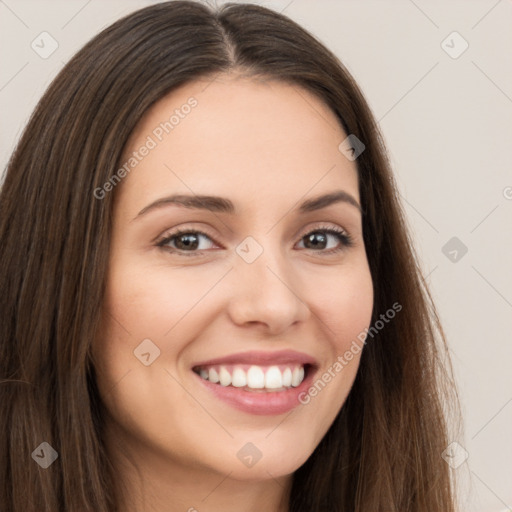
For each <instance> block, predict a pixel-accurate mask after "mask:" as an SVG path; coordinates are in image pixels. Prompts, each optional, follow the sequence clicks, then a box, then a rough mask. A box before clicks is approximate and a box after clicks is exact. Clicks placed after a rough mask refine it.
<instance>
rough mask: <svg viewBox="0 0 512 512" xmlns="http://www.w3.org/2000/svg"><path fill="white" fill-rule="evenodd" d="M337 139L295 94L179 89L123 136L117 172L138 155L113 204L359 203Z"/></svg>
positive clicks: (334, 128) (263, 87)
mask: <svg viewBox="0 0 512 512" xmlns="http://www.w3.org/2000/svg"><path fill="white" fill-rule="evenodd" d="M346 136H347V135H346V134H345V133H344V131H343V129H342V127H341V125H340V123H339V121H338V119H337V118H336V116H335V114H334V113H333V112H332V111H331V110H330V108H329V107H328V106H327V105H325V104H324V103H323V102H322V101H321V100H320V99H318V98H317V97H316V96H314V95H313V94H311V93H310V92H308V91H307V90H305V89H303V88H301V87H299V86H297V85H291V84H287V83H284V82H279V81H275V80H272V81H270V80H257V79H249V78H242V77H233V76H227V75H222V76H217V77H216V78H215V79H214V80H213V81H212V80H210V81H208V80H204V81H196V82H192V83H188V84H185V85H183V86H181V87H180V88H178V89H176V90H174V91H172V92H171V93H170V94H168V95H167V96H165V97H164V98H163V99H161V100H160V101H158V102H157V103H156V104H155V105H154V106H153V107H152V108H151V109H150V110H149V111H148V112H147V113H146V115H145V116H144V118H143V119H142V120H141V121H140V122H139V124H138V126H137V127H136V129H135V130H134V132H133V133H132V136H131V138H130V140H129V142H128V145H127V147H126V149H125V151H124V155H123V162H128V161H129V159H130V158H134V156H133V154H134V152H136V153H139V155H138V156H137V158H138V159H137V162H136V165H135V166H134V167H133V170H131V171H130V173H129V176H127V178H126V179H125V180H124V182H123V184H122V185H123V186H122V188H123V191H122V195H123V196H127V197H131V198H132V199H134V200H135V199H137V200H136V201H135V202H136V203H137V206H138V205H140V204H142V203H144V202H148V201H151V200H154V199H155V196H156V195H158V194H162V193H164V192H165V193H167V192H168V193H187V194H190V193H195V194H210V195H230V196H232V197H233V200H234V202H237V199H236V197H237V196H238V197H240V200H243V199H244V198H245V199H247V198H251V197H255V194H265V196H266V197H268V198H269V199H271V198H274V199H275V200H278V199H279V200H280V201H282V200H283V197H287V195H288V196H289V199H290V201H291V200H292V199H293V202H296V201H298V200H299V199H300V198H301V196H307V195H308V191H311V195H317V194H319V193H321V192H324V191H329V190H332V189H339V188H343V189H345V190H347V191H348V192H350V193H351V194H352V195H353V196H354V197H355V198H356V199H358V198H359V196H358V181H357V169H356V166H355V163H354V162H352V161H350V160H348V159H347V158H346V157H345V156H344V154H343V153H341V152H340V150H339V149H338V147H339V145H340V143H341V142H342V141H343V140H344V139H345V138H346ZM144 146H146V147H148V148H150V149H149V150H143V151H140V150H141V149H142V148H143V147H144ZM142 152H143V153H144V156H142V157H141V155H140V153H142ZM133 163H135V162H133ZM119 192H121V191H119ZM134 196H137V197H136V198H135V197H134ZM131 202H132V201H131Z"/></svg>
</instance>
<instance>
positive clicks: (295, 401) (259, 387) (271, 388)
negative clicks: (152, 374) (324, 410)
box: [191, 350, 319, 415]
mask: <svg viewBox="0 0 512 512" xmlns="http://www.w3.org/2000/svg"><path fill="white" fill-rule="evenodd" d="M191 369H192V371H193V375H195V376H196V379H197V381H196V382H197V383H198V384H199V385H200V387H201V388H202V389H203V390H205V391H206V393H207V394H208V396H210V397H212V398H213V399H214V400H215V401H217V400H219V401H220V402H223V403H225V404H228V405H229V406H230V407H233V408H235V409H238V410H239V411H242V412H245V413H249V414H258V415H276V414H284V413H287V412H289V411H291V410H292V409H294V408H295V407H297V406H299V405H302V406H304V404H303V403H302V402H301V401H300V400H299V396H301V394H302V393H303V392H305V391H306V390H307V389H308V387H309V386H310V385H311V382H312V381H313V378H314V375H315V373H316V372H317V371H318V369H319V365H318V362H317V361H316V360H315V359H314V358H313V357H312V356H310V355H308V354H304V353H301V352H297V351H295V350H281V351H273V352H261V351H251V352H244V353H239V354H231V355H229V356H224V357H219V358H216V359H210V360H208V361H201V362H197V363H195V364H194V365H193V366H192V368H191Z"/></svg>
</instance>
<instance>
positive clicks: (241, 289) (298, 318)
mask: <svg viewBox="0 0 512 512" xmlns="http://www.w3.org/2000/svg"><path fill="white" fill-rule="evenodd" d="M230 279H231V283H230V285H229V286H230V296H231V297H230V301H229V305H228V313H229V315H230V317H231V319H232V321H233V322H234V323H236V324H237V325H239V326H243V325H246V324H261V325H262V326H264V328H265V330H266V332H267V333H268V334H278V333H281V332H283V331H285V330H286V329H287V328H289V327H290V326H292V325H293V324H298V323H301V322H305V321H306V320H307V319H308V318H309V316H310V314H311V311H310V309H309V307H308V306H307V297H303V296H301V295H304V290H303V289H302V287H301V283H300V279H298V277H297V275H296V273H294V272H293V268H292V267H291V265H290V264H289V263H288V262H287V261H286V260H285V259H284V257H282V258H278V257H274V256H272V255H271V253H270V251H269V250H264V251H263V253H262V254H261V255H260V256H259V257H258V258H257V259H256V260H255V261H253V262H252V263H247V262H246V261H244V260H243V259H242V258H237V261H236V264H235V268H234V269H233V272H232V273H231V276H230Z"/></svg>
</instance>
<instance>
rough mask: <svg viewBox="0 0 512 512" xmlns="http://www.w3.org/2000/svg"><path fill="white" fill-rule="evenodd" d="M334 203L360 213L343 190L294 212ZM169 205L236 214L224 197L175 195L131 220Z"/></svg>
mask: <svg viewBox="0 0 512 512" xmlns="http://www.w3.org/2000/svg"><path fill="white" fill-rule="evenodd" d="M336 203H346V204H350V205H352V206H354V207H355V208H357V209H358V210H359V212H361V211H362V210H361V205H360V204H359V203H358V202H357V201H356V199H355V198H354V197H353V196H352V195H350V194H349V193H348V192H345V191H344V190H337V191H335V192H331V193H329V194H324V195H321V196H317V197H314V198H312V199H307V200H306V201H304V202H303V203H301V205H300V206H299V207H298V208H296V210H298V212H299V213H308V212H313V211H316V210H321V209H322V208H327V207H328V206H331V205H332V204H336ZM169 205H179V206H183V207H185V208H190V209H198V210H207V211H210V212H214V213H228V214H232V215H234V214H235V213H236V208H235V205H234V204H233V202H232V201H230V200H229V199H226V198H224V197H217V196H204V195H203V196H198V195H184V194H177V195H172V196H169V197H163V198H161V199H157V200H156V201H154V202H153V203H151V204H149V205H148V206H145V207H144V208H142V210H141V211H140V212H139V213H138V214H137V216H136V217H135V218H134V219H133V220H135V219H137V218H139V217H141V216H142V215H144V214H146V213H148V212H150V211H152V210H155V209H159V208H162V207H165V206H169Z"/></svg>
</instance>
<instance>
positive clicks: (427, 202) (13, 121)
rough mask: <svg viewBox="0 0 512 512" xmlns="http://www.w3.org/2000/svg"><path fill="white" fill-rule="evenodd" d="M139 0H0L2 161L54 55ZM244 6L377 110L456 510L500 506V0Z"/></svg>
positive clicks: (505, 315)
mask: <svg viewBox="0 0 512 512" xmlns="http://www.w3.org/2000/svg"><path fill="white" fill-rule="evenodd" d="M211 1H213V0H211ZM151 3H155V2H150V1H142V0H139V1H135V0H131V1H126V0H125V1H121V0H110V1H101V0H89V1H87V0H65V1H41V0H38V1H36V0H30V1H28V0H25V1H24V0H0V29H1V30H0V48H1V49H2V50H1V60H0V107H1V113H2V115H1V119H2V123H1V127H0V130H1V137H0V148H1V151H0V153H1V155H0V158H1V162H0V164H1V168H2V169H3V168H4V167H5V164H6V163H7V160H8V157H9V155H10V153H11V152H12V150H13V148H14V145H15V143H16V141H17V139H18V137H19V135H20V133H21V130H22V129H23V127H24V126H25V124H26V122H27V120H28V117H29V115H30V113H31V111H32V110H33V108H34V106H35V105H36V102H37V101H38V100H39V98H40V96H41V94H42V93H43V91H44V89H45V88H46V87H47V86H48V85H49V83H50V81H51V80H52V78H53V77H54V76H55V75H56V73H57V72H58V71H59V70H60V69H61V68H62V66H63V64H64V63H65V62H66V61H67V60H68V59H69V58H70V57H71V56H72V55H73V54H74V53H75V52H76V51H77V50H78V49H79V48H80V47H81V46H82V45H83V44H84V43H85V42H87V41H88V40H89V39H90V38H91V37H92V36H93V35H95V34H96V33H98V32H99V31H100V30H101V29H102V28H104V27H105V26H106V25H108V24H110V23H112V22H113V21H115V20H117V19H118V18H119V17H121V16H122V15H125V14H128V13H129V12H131V11H133V10H135V9H137V8H139V7H142V6H145V5H149V4H151ZM218 3H222V2H221V1H220V0H219V2H218ZM257 3H260V4H261V5H266V6H269V7H271V8H274V9H276V10H279V11H282V12H284V13H285V14H287V15H288V16H290V17H291V18H293V19H294V20H296V21H297V22H299V23H300V24H301V25H302V26H304V27H305V28H306V29H308V30H310V31H311V32H313V33H314V34H315V35H317V36H318V37H319V38H320V39H321V40H322V41H323V42H324V43H325V44H326V45H327V46H328V47H329V48H331V49H332V50H333V51H334V52H335V53H336V54H337V55H338V56H339V57H340V59H341V60H342V61H343V62H344V63H345V65H346V66H347V67H348V69H349V70H350V72H351V73H352V74H353V75H354V77H355V78H356V80H357V81H358V83H359V84H360V86H361V88H362V89H363V92H364V93H365V95H366V98H367V100H368V102H369V104H370V106H371V108H372V110H373V112H374V114H375V116H376V118H377V119H378V120H379V123H380V126H381V129H382V131H383V133H384V136H385V140H386V142H387V145H388V148H389V152H390V156H391V161H392V165H393V167H394V170H395V173H396V176H397V180H398V184H399V187H400V192H401V194H402V197H403V201H404V207H405V210H406V213H407V215H408V221H409V224H410V228H411V230H412V232H413V235H414V237H415V240H416V245H417V248H418V251H419V254H420V257H421V260H422V266H423V268H424V272H425V275H427V276H428V277H427V282H428V283H429V285H430V287H431V290H432V292H433V296H434V299H435V301H436V304H437V306H438V308H439V312H440V316H441V320H442V322H443V324H444V328H445V330H446V334H447V336H448V341H449V344H450V349H451V353H452V356H453V362H454V365H455V371H456V378H457V381H458V384H459V389H460V395H461V400H462V405H463V412H464V419H465V437H464V438H463V439H456V440H454V441H458V442H459V443H460V444H461V446H462V447H463V448H464V449H465V450H466V451H467V452H468V454H469V458H468V459H467V461H466V462H465V463H464V464H462V465H461V466H460V467H458V468H457V469H455V470H453V471H454V472H455V474H456V475H457V477H458V479H459V482H460V489H461V494H462V497H463V502H462V510H464V511H467V512H501V511H504V510H508V509H511V510H512V435H511V433H512V372H511V370H510V363H511V361H512V344H511V333H512V325H511V324H512V322H511V319H512V314H511V313H512V272H511V270H510V267H511V262H512V258H511V255H512V229H511V227H512V172H511V169H512V151H511V142H512V58H511V54H512V1H511V0H499V1H496V0H479V1H464V2H462V1H444V2H440V1H438V2H430V1H427V0H414V1H413V0H395V1H383V0H380V1H368V0H364V1H355V0H342V1H334V0H331V1H328V0H323V1H318V0H317V1H315V2H313V1H312V0H310V1H307V0H292V1H290V0H283V1H278V0H273V1H267V2H264V1H259V2H257ZM43 31H47V32H48V33H50V34H51V36H52V37H53V38H54V39H55V40H56V41H57V43H58V48H57V50H56V51H55V52H54V53H53V54H52V55H51V56H49V57H48V58H46V59H43V58H41V57H40V56H39V55H38V54H37V53H36V52H35V51H34V50H33V49H32V48H31V43H32V41H34V40H35V41H36V43H38V41H39V45H40V46H42V43H41V42H40V34H41V32H43ZM453 31H456V32H458V33H459V34H460V36H462V38H463V39H464V40H465V41H467V43H468V44H469V47H468V49H467V50H466V51H465V52H464V53H462V54H461V55H460V56H458V57H457V58H452V57H451V56H450V55H449V54H448V53H447V52H446V51H445V50H448V51H449V52H452V54H454V52H458V51H459V50H460V49H462V48H463V46H462V45H463V44H464V43H463V41H462V40H461V39H457V37H458V36H451V37H449V38H448V39H446V38H447V37H448V36H449V35H450V34H451V33H452V32H453ZM445 40H446V41H445ZM443 41H445V43H444V44H443ZM46 48H48V46H47V45H46ZM452 237H457V238H458V239H459V240H460V241H461V242H462V243H463V244H464V245H465V246H466V247H467V248H468V252H467V254H465V255H464V256H462V257H461V256H460V255H461V252H460V251H459V252H458V253H457V258H458V260H457V261H456V262H453V261H451V260H450V259H449V258H448V257H447V256H445V254H444V253H443V252H442V248H443V247H444V245H445V244H446V243H447V242H448V240H450V239H451V238H452ZM450 250H451V249H450ZM451 257H452V258H453V257H455V255H454V253H452V255H451Z"/></svg>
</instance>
